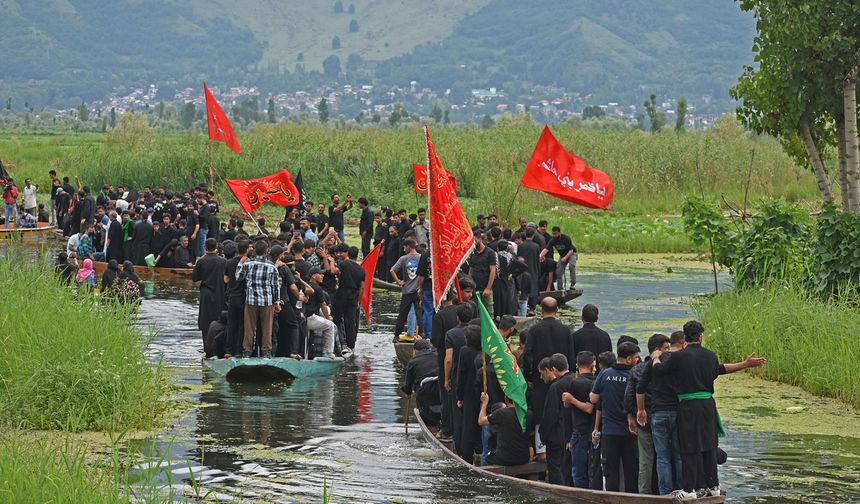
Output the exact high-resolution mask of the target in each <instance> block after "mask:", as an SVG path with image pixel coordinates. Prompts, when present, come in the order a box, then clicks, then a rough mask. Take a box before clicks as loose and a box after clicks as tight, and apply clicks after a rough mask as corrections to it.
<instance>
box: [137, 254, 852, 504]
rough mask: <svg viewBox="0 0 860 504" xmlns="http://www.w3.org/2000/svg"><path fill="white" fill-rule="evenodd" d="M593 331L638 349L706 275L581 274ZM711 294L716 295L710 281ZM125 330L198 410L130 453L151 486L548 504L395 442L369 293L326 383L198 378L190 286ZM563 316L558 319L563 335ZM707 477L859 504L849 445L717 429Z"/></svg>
mask: <svg viewBox="0 0 860 504" xmlns="http://www.w3.org/2000/svg"><path fill="white" fill-rule="evenodd" d="M579 281H580V283H579V286H580V287H581V288H583V289H584V291H585V295H584V296H583V297H582V298H580V299H577V300H575V301H574V302H573V303H572V305H573V307H574V308H575V307H578V306H582V305H583V304H585V303H594V304H596V305H597V306H598V307H599V308H600V322H599V325H601V326H602V327H604V328H606V329H607V330H608V331H609V332H610V333H611V334H612V336H613V340H614V339H615V338H616V337H617V336H618V335H621V334H630V335H632V336H634V337H637V338H639V340H640V342H642V344H643V346H644V342H645V340H646V339H647V337H648V336H649V335H650V334H651V333H653V332H664V333H667V334H668V333H669V332H670V331H672V330H676V329H678V328H679V327H680V325H681V324H682V323H683V322H684V321H685V320H687V319H688V318H690V317H691V316H692V315H691V311H690V308H689V304H688V301H689V298H690V297H691V296H693V295H695V294H698V293H707V292H711V291H712V290H713V278H712V277H711V276H710V273H709V272H707V271H697V270H688V271H677V270H676V272H674V273H655V272H653V271H640V270H636V271H627V272H621V273H619V272H613V271H609V270H596V271H582V272H581V274H580V276H579ZM720 282H721V284H722V285H723V288H727V287H728V284H729V282H730V280H729V278H728V277H721V279H720ZM145 290H146V291H147V298H146V299H145V300H144V301H143V303H142V305H141V309H140V316H139V325H140V326H141V327H142V328H144V329H145V330H152V331H154V339H153V342H152V344H151V346H150V358H152V359H153V360H158V359H161V360H163V362H164V364H165V366H166V367H167V368H169V370H170V372H171V374H172V376H174V377H175V378H174V380H175V382H176V383H177V384H178V385H180V386H185V388H186V392H185V393H184V396H183V398H184V399H186V400H188V401H190V402H191V403H200V404H201V407H197V408H193V409H191V410H189V411H188V412H186V413H185V414H183V415H182V417H181V418H180V419H178V420H177V421H176V423H175V425H173V426H172V427H171V428H169V429H167V430H165V431H164V432H162V433H161V434H160V435H159V436H158V437H157V438H155V439H151V440H147V441H144V442H137V443H135V446H134V447H133V448H134V449H136V450H139V451H140V452H142V454H143V455H144V457H145V458H144V462H143V463H142V464H140V465H138V466H137V467H136V468H135V470H142V469H143V468H147V467H149V468H150V469H151V468H152V467H158V470H157V471H156V472H157V474H158V476H157V481H158V484H160V485H165V486H167V485H171V486H172V487H173V488H174V489H176V490H177V491H180V492H186V493H193V494H196V495H205V494H208V495H209V499H214V498H218V499H220V500H221V501H228V502H229V501H243V502H245V501H250V502H279V503H280V502H283V503H288V502H322V500H323V492H324V488H325V489H327V491H328V492H329V493H330V494H331V495H332V497H331V502H343V503H354V502H374V503H377V502H394V503H398V502H399V503H425V502H439V503H444V502H467V501H472V500H475V501H477V502H487V503H544V502H546V503H555V502H571V501H570V500H569V499H565V500H561V499H559V498H553V497H548V496H545V495H542V494H539V493H534V492H531V491H525V490H522V489H521V488H518V487H517V486H515V485H511V484H507V483H501V482H498V481H495V480H492V479H488V478H483V477H481V476H477V475H475V474H474V473H472V472H470V471H468V470H465V469H463V468H462V467H460V466H458V465H457V464H455V463H452V462H450V461H447V460H445V459H443V458H442V457H441V454H440V452H438V451H436V450H434V449H433V448H432V446H431V445H430V444H428V443H427V442H426V441H424V439H423V438H422V436H421V434H420V432H419V431H418V430H417V428H415V427H414V419H413V424H412V426H410V428H409V431H408V433H407V432H406V429H405V428H404V421H405V412H406V399H405V398H404V396H403V395H402V394H401V392H400V390H399V387H400V384H401V383H402V378H403V369H402V368H401V366H400V365H399V363H398V362H397V359H396V357H395V355H394V350H393V348H392V345H391V343H390V340H391V326H392V325H393V322H394V320H393V319H394V317H395V311H396V306H397V305H396V302H397V300H396V298H395V297H394V296H393V295H391V294H390V293H378V292H377V293H375V294H374V296H375V299H374V310H375V314H374V316H375V320H374V325H372V326H370V327H365V326H363V327H362V329H361V333H360V335H359V339H358V344H357V345H356V349H355V350H356V352H355V353H356V357H355V358H354V359H353V360H352V361H350V362H349V363H347V364H346V365H345V366H344V367H343V368H342V369H341V370H340V371H339V372H337V373H336V374H335V375H333V376H330V377H325V378H315V379H301V380H295V381H292V382H289V383H273V384H272V383H270V384H260V383H256V384H243V383H228V382H226V381H225V380H224V379H223V378H220V377H218V376H215V375H210V374H208V373H206V372H204V371H203V369H202V367H201V364H200V351H201V348H202V343H201V340H200V333H199V331H198V330H197V327H196V316H197V307H196V297H197V291H196V288H195V286H194V285H193V284H191V283H190V282H187V283H186V282H174V283H163V282H155V283H148V284H147V285H146V289H145ZM575 314H576V312H575V310H574V309H570V310H567V311H566V315H565V316H566V317H568V319H569V320H570V321H571V322H572V321H573V320H574V318H575ZM721 444H722V447H723V448H724V449H725V450H726V451H727V452H728V454H729V460H728V462H727V463H726V464H725V465H723V466H721V467H720V477H721V482H722V485H723V488H724V489H725V490H726V491H727V492H728V495H729V500H730V502H736V503H753V502H755V503H777V502H780V503H781V502H821V503H825V502H827V503H829V502H849V501H853V502H860V441H858V440H857V439H856V438H825V437H804V436H786V435H780V434H770V433H767V434H764V433H758V432H750V431H745V430H738V429H731V425H729V431H728V436H727V437H726V438H724V439H723V440H722V441H721Z"/></svg>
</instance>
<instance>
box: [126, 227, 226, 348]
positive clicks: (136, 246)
mask: <svg viewBox="0 0 860 504" xmlns="http://www.w3.org/2000/svg"><path fill="white" fill-rule="evenodd" d="M154 232H155V231H154V230H153V228H152V223H150V222H149V213H147V211H146V210H144V211H143V213H141V214H140V220H139V221H138V222H137V223H135V225H134V239H133V240H132V249H133V250H134V264H135V265H137V266H146V256H148V255H149V254H151V253H152V235H153V233H154ZM158 252H161V251H160V250H159V251H158ZM220 313H221V307H220V306H219V307H218V310H217V312H216V313H215V316H214V317H212V320H216V319H217V318H218V315H219V314H220ZM206 327H209V322H207V323H206ZM203 330H204V331H205V329H203Z"/></svg>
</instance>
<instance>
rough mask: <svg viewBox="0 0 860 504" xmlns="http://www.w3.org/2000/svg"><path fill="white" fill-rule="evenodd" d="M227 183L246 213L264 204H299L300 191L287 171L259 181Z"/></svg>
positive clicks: (239, 180) (229, 181) (238, 180)
mask: <svg viewBox="0 0 860 504" xmlns="http://www.w3.org/2000/svg"><path fill="white" fill-rule="evenodd" d="M226 182H227V186H228V187H229V188H230V191H232V192H233V196H235V197H236V200H237V201H238V202H239V204H240V205H242V208H244V209H245V211H246V212H253V211H254V210H256V209H258V208H260V205H262V204H263V203H274V204H275V205H280V206H285V207H286V206H292V205H298V204H299V198H300V195H299V190H298V189H296V186H295V184H293V178H292V176H291V175H290V172H288V171H287V170H281V171H279V172H278V173H273V174H271V175H267V176H265V177H262V178H258V179H250V180H242V179H227V181H226Z"/></svg>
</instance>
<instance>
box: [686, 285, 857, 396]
mask: <svg viewBox="0 0 860 504" xmlns="http://www.w3.org/2000/svg"><path fill="white" fill-rule="evenodd" d="M856 294H857V293H856V292H854V293H841V294H840V296H839V297H838V298H834V299H832V300H831V301H822V300H821V299H818V298H814V297H809V296H806V295H804V294H803V293H802V290H801V289H800V288H797V287H793V286H785V287H772V288H763V289H735V290H732V291H729V292H726V293H722V294H719V295H718V296H715V297H713V298H709V299H703V300H699V301H697V302H696V303H695V307H696V311H697V312H698V314H699V316H700V318H701V320H702V323H703V324H704V326H705V344H706V345H707V346H708V347H710V348H711V349H713V350H714V351H715V352H717V354H718V355H719V356H720V358H721V359H723V360H725V361H727V362H728V361H738V360H741V359H743V358H744V357H746V356H747V355H749V354H750V353H752V352H756V353H757V354H759V355H760V356H763V357H766V358H767V359H768V362H767V365H765V366H764V367H763V368H761V370H760V372H761V373H762V375H763V376H764V377H765V378H769V379H772V380H776V381H780V382H784V383H789V384H792V385H797V386H800V387H802V388H804V389H806V390H808V391H809V392H812V393H813V394H816V395H823V396H829V397H835V398H838V399H840V400H843V401H845V402H846V403H849V404H852V405H854V406H855V407H860V364H858V362H857V356H858V355H860V339H858V338H857V327H860V313H858V312H857V307H856V302H850V300H854V301H856V299H857V297H856Z"/></svg>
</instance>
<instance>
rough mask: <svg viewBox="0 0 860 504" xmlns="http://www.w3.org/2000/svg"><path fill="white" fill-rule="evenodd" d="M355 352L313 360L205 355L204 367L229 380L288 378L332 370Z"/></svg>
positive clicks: (320, 373) (323, 373)
mask: <svg viewBox="0 0 860 504" xmlns="http://www.w3.org/2000/svg"><path fill="white" fill-rule="evenodd" d="M351 357H352V356H351V355H350V356H347V357H346V358H344V357H334V358H325V357H317V358H315V359H313V360H299V359H290V358H289V357H273V358H271V359H263V358H260V357H252V358H249V359H243V358H240V357H230V358H229V359H218V358H214V357H213V358H211V359H206V358H204V359H203V367H205V368H206V369H210V370H212V371H213V372H215V373H217V374H219V375H221V376H224V377H226V378H227V379H228V380H236V381H242V380H248V381H250V380H270V381H276V380H287V379H290V378H305V377H308V376H321V375H326V374H329V373H331V372H333V371H335V370H337V369H338V368H340V367H341V366H343V364H344V362H346V361H347V360H348V359H349V358H351Z"/></svg>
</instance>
